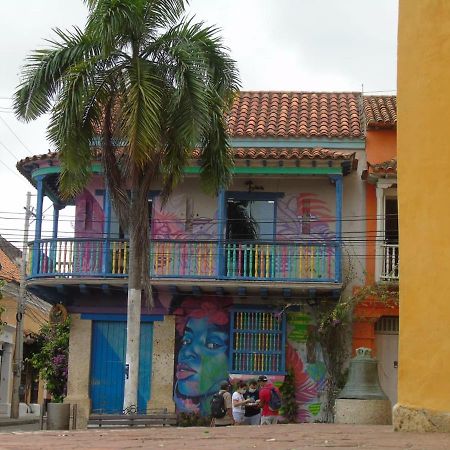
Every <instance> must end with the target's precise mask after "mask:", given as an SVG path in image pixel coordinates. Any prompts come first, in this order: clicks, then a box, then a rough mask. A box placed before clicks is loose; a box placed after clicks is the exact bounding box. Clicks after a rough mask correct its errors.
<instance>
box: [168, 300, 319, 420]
mask: <svg viewBox="0 0 450 450" xmlns="http://www.w3.org/2000/svg"><path fill="white" fill-rule="evenodd" d="M232 303H233V301H232V299H231V298H228V297H215V296H209V295H205V296H204V297H193V296H176V297H174V298H173V300H172V306H171V310H172V312H173V314H174V315H175V316H176V319H175V320H176V322H175V323H176V347H175V362H176V364H175V376H174V400H175V404H176V407H177V411H178V412H189V413H199V414H201V415H208V414H209V413H210V400H211V397H212V395H213V394H214V393H215V392H217V391H218V390H219V388H220V384H221V383H222V382H223V381H227V380H230V377H231V376H232V374H230V372H229V366H228V361H229V359H228V355H229V351H230V349H229V346H230V312H229V309H230V306H231V305H232ZM313 326H314V325H313V322H312V319H311V316H310V315H309V314H308V313H297V312H294V313H288V316H287V333H288V334H287V342H288V346H287V353H286V365H287V368H292V369H293V371H294V375H295V390H296V393H295V397H296V401H297V403H298V406H299V410H298V417H297V420H298V421H299V422H310V421H314V420H320V412H321V400H320V395H321V391H322V390H323V385H324V380H325V366H324V364H323V358H322V354H321V351H320V348H319V347H318V346H317V344H316V343H314V342H312V341H311V340H310V339H309V336H310V333H309V330H310V328H311V327H313ZM241 377H242V378H245V379H247V378H249V377H252V374H251V373H249V374H248V375H245V376H241ZM234 378H236V376H235V377H234ZM234 381H237V379H234Z"/></svg>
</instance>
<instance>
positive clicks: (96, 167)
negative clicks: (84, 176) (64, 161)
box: [31, 163, 103, 180]
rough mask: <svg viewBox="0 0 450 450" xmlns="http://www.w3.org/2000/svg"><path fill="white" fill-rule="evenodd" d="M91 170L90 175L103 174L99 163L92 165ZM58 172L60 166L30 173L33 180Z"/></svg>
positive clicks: (43, 168)
mask: <svg viewBox="0 0 450 450" xmlns="http://www.w3.org/2000/svg"><path fill="white" fill-rule="evenodd" d="M91 168H92V173H103V167H102V165H101V164H100V163H93V164H92V166H91ZM60 172H61V166H50V167H40V168H38V169H34V170H33V172H31V178H32V179H33V180H35V179H36V178H37V177H39V176H45V175H51V174H55V173H60Z"/></svg>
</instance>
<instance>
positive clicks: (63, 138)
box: [14, 0, 239, 409]
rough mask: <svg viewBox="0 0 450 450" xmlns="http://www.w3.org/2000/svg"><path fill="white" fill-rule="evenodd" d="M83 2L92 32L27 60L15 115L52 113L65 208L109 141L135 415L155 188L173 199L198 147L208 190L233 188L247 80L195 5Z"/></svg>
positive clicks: (163, 0)
mask: <svg viewBox="0 0 450 450" xmlns="http://www.w3.org/2000/svg"><path fill="white" fill-rule="evenodd" d="M85 3H86V4H87V6H88V9H89V15H88V20H87V23H86V26H85V28H84V29H83V30H82V29H79V28H74V29H73V30H72V31H62V30H60V29H55V30H54V32H55V34H56V37H55V39H54V40H52V41H50V44H51V45H50V47H49V48H47V49H41V50H36V51H34V52H33V53H32V54H31V55H30V56H29V57H28V60H27V64H26V65H25V67H24V69H23V73H22V80H21V84H20V85H19V87H18V90H17V92H16V93H15V97H14V108H15V112H16V115H17V116H18V117H19V118H21V119H23V120H25V121H30V120H33V119H35V118H37V117H38V116H40V115H42V114H44V113H47V112H50V114H51V116H50V117H51V118H50V123H49V126H48V138H49V140H50V141H51V142H52V143H53V145H54V146H55V147H56V148H57V149H58V150H59V155H60V160H61V175H60V190H61V193H62V194H63V195H64V196H66V197H68V198H70V197H73V196H75V195H77V194H78V193H79V192H80V191H81V190H82V189H83V188H84V186H85V185H86V183H87V182H88V180H89V177H90V166H91V161H92V143H93V141H94V139H95V138H96V137H97V138H98V137H100V140H99V142H100V152H101V158H102V163H103V167H104V171H105V177H106V181H107V186H108V189H109V192H110V195H111V199H112V203H113V206H114V208H115V210H116V212H117V215H118V217H119V221H120V224H121V226H122V228H123V229H124V230H128V234H129V239H130V249H129V250H130V254H129V262H130V263H129V272H128V315H127V320H128V322H127V350H126V364H128V368H129V377H128V379H127V380H126V383H125V393H124V408H125V409H126V408H129V407H130V406H132V405H136V404H137V385H138V373H139V357H138V355H139V338H140V336H139V329H140V327H139V323H140V313H141V292H142V289H143V290H144V292H145V294H146V298H147V299H148V301H149V302H150V304H151V303H152V296H151V287H150V277H149V257H148V254H149V245H150V230H149V223H148V219H147V202H148V193H149V189H150V184H151V183H155V182H158V183H159V184H160V186H161V187H162V196H163V199H167V197H168V196H169V195H170V193H171V192H172V190H173V188H174V186H175V185H176V184H177V183H179V182H180V180H182V178H183V170H184V167H185V166H186V165H187V162H188V160H189V157H190V155H191V152H192V150H193V149H194V147H196V148H200V149H201V150H202V153H201V169H202V170H201V180H202V185H203V186H204V188H205V189H206V190H207V191H209V192H211V193H215V194H216V193H217V192H218V190H219V189H220V188H222V187H224V186H226V185H227V184H228V183H229V182H230V178H231V167H232V164H233V161H232V156H231V154H230V152H229V144H228V140H227V134H226V124H225V119H224V114H225V112H226V111H227V109H228V108H229V107H230V104H231V101H232V99H233V96H234V94H235V92H236V91H237V89H238V88H239V79H238V73H237V68H236V66H235V62H234V61H233V60H232V59H231V58H230V56H229V54H228V51H227V49H226V48H225V47H224V46H223V44H222V41H221V38H220V36H219V33H218V30H217V28H214V27H207V26H205V25H204V24H203V23H194V21H193V20H192V19H187V18H186V17H185V7H186V3H187V2H186V0H85ZM128 191H129V192H131V194H128Z"/></svg>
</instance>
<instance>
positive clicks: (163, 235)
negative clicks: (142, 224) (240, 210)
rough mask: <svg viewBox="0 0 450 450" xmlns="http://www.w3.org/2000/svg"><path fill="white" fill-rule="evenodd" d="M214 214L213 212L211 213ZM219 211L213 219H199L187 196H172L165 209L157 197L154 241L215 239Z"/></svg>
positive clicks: (153, 224)
mask: <svg viewBox="0 0 450 450" xmlns="http://www.w3.org/2000/svg"><path fill="white" fill-rule="evenodd" d="M211 212H213V211H211ZM216 236H217V211H215V212H214V214H213V217H199V216H198V214H196V213H195V211H194V204H193V201H192V200H191V199H189V198H188V197H187V196H186V195H172V196H171V197H170V199H169V201H168V202H167V203H166V205H165V206H164V207H162V204H161V199H160V197H156V198H155V200H154V207H153V219H152V237H153V239H197V240H208V239H215V238H216Z"/></svg>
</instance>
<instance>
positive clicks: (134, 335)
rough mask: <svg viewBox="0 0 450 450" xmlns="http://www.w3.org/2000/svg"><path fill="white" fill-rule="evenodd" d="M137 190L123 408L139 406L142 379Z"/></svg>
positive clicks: (132, 212) (133, 200)
mask: <svg viewBox="0 0 450 450" xmlns="http://www.w3.org/2000/svg"><path fill="white" fill-rule="evenodd" d="M136 200H137V193H136V190H135V189H132V192H131V204H130V215H131V220H130V223H129V235H130V253H129V269H128V306H127V348H126V359H125V362H126V368H127V372H128V373H127V374H126V376H125V391H124V400H123V408H124V410H125V411H131V410H132V409H133V407H135V408H136V409H137V401H138V381H139V344H140V329H141V297H142V279H141V274H142V269H141V264H140V258H139V253H140V252H139V245H140V242H139V233H138V230H137V227H138V222H137V221H136V220H133V219H135V217H133V216H135V214H136V213H137V210H138V207H137V206H138V205H137V204H136V203H137V201H136Z"/></svg>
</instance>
